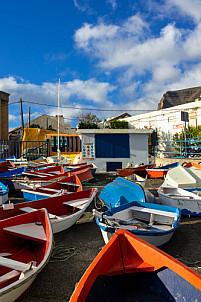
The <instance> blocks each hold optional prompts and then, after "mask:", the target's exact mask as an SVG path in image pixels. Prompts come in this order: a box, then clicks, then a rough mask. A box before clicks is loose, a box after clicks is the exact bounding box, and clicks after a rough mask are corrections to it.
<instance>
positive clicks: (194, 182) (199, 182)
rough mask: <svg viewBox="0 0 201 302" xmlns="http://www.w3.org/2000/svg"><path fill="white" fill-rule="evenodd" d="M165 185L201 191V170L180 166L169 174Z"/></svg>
mask: <svg viewBox="0 0 201 302" xmlns="http://www.w3.org/2000/svg"><path fill="white" fill-rule="evenodd" d="M164 183H165V184H168V185H170V186H172V187H175V188H182V189H187V190H195V189H196V188H197V189H199V188H200V189H201V170H194V169H189V168H184V167H182V166H178V167H176V168H172V169H171V170H169V171H168V172H167V175H166V178H165V181H164Z"/></svg>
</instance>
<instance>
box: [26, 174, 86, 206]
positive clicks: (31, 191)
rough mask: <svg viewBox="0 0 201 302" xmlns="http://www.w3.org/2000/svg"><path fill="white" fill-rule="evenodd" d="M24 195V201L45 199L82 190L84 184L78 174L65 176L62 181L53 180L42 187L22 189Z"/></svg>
mask: <svg viewBox="0 0 201 302" xmlns="http://www.w3.org/2000/svg"><path fill="white" fill-rule="evenodd" d="M21 191H22V192H23V195H24V201H31V200H38V199H44V198H48V197H54V196H58V195H61V194H69V193H72V192H79V191H82V184H81V182H80V180H79V178H78V177H77V175H72V176H69V177H66V178H63V179H62V180H60V181H56V182H53V183H51V184H49V185H46V186H42V187H33V188H27V189H22V190H21Z"/></svg>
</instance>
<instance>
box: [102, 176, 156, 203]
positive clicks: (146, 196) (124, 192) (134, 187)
mask: <svg viewBox="0 0 201 302" xmlns="http://www.w3.org/2000/svg"><path fill="white" fill-rule="evenodd" d="M99 198H100V199H101V200H102V201H103V202H104V204H105V205H106V206H107V207H108V208H111V207H118V206H120V205H122V204H125V203H128V202H132V201H140V202H151V203H157V201H156V199H155V197H154V196H152V194H151V193H150V192H149V191H148V190H143V189H142V188H141V187H140V186H139V185H138V184H136V183H134V182H131V181H129V180H126V179H124V178H121V177H117V178H116V179H115V180H114V181H113V182H111V183H109V184H108V185H106V186H105V187H104V188H103V190H102V191H101V193H100V195H99ZM150 199H151V200H150Z"/></svg>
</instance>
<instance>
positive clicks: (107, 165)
mask: <svg viewBox="0 0 201 302" xmlns="http://www.w3.org/2000/svg"><path fill="white" fill-rule="evenodd" d="M77 132H78V135H79V137H80V139H81V146H82V160H83V162H86V161H87V162H93V163H94V164H95V165H96V166H97V171H98V172H109V171H116V169H121V168H126V167H127V164H128V163H131V164H132V166H135V165H139V164H142V163H144V164H148V163H149V155H148V135H149V134H150V133H152V130H147V129H145V130H137V129H78V130H77Z"/></svg>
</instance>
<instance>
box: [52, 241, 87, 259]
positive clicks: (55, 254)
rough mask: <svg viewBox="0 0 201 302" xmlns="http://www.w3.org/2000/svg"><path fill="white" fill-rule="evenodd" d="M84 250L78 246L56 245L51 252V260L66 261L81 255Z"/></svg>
mask: <svg viewBox="0 0 201 302" xmlns="http://www.w3.org/2000/svg"><path fill="white" fill-rule="evenodd" d="M81 253H82V252H81V251H80V250H78V249H77V248H76V247H67V246H65V245H55V246H54V247H53V251H52V254H51V258H50V260H49V262H61V261H66V260H68V259H69V258H71V257H73V256H75V255H79V254H81Z"/></svg>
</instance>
